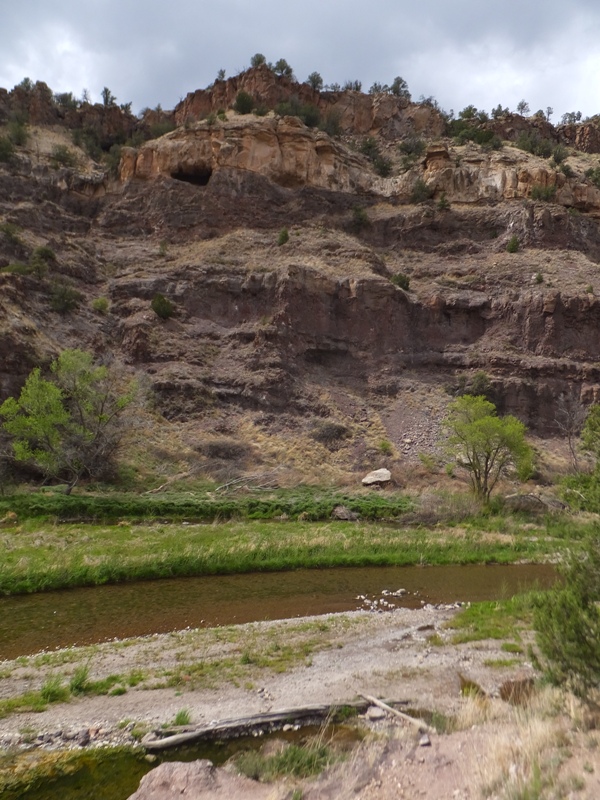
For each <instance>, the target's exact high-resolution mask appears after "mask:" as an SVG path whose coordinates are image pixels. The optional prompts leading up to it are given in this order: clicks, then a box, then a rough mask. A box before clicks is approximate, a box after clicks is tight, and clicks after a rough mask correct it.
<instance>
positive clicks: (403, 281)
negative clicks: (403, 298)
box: [390, 272, 410, 292]
mask: <svg viewBox="0 0 600 800" xmlns="http://www.w3.org/2000/svg"><path fill="white" fill-rule="evenodd" d="M390 280H391V282H392V283H393V284H394V285H395V286H399V287H400V288H401V289H404V291H405V292H408V290H409V289H410V278H409V277H408V275H405V274H404V272H397V273H396V274H395V275H392V277H391V278H390Z"/></svg>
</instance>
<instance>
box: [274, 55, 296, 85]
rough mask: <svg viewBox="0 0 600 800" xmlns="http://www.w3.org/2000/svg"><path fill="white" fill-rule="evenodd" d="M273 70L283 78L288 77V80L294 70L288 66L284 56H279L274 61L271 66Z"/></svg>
mask: <svg viewBox="0 0 600 800" xmlns="http://www.w3.org/2000/svg"><path fill="white" fill-rule="evenodd" d="M273 72H274V73H275V74H276V75H281V76H282V77H284V78H290V80H291V79H293V77H294V70H293V69H292V68H291V67H290V65H289V64H288V62H287V61H286V60H285V58H280V59H279V60H278V61H276V62H275V64H274V66H273Z"/></svg>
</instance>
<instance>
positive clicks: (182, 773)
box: [129, 759, 274, 800]
mask: <svg viewBox="0 0 600 800" xmlns="http://www.w3.org/2000/svg"><path fill="white" fill-rule="evenodd" d="M175 797H189V798H193V800H219V798H222V800H268V798H270V800H274V795H273V787H272V786H268V785H265V784H261V783H258V782H257V781H253V780H250V778H244V777H241V776H238V775H233V774H232V773H230V772H227V771H226V770H223V769H219V768H218V767H214V766H213V765H212V763H211V762H210V761H207V760H206V759H199V760H197V761H190V762H180V761H171V762H167V763H165V764H160V765H159V766H158V767H156V769H153V770H152V771H151V772H149V773H148V774H147V775H145V776H144V777H143V778H142V780H141V783H140V786H139V789H138V790H137V792H135V793H134V794H132V795H131V796H130V798H129V800H172V798H175Z"/></svg>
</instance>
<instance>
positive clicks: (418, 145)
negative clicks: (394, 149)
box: [398, 136, 426, 156]
mask: <svg viewBox="0 0 600 800" xmlns="http://www.w3.org/2000/svg"><path fill="white" fill-rule="evenodd" d="M425 147H426V145H425V142H424V141H423V139H419V138H418V137H417V136H409V137H408V138H406V139H404V141H403V142H400V144H399V145H398V150H400V152H401V153H402V154H403V155H405V156H422V155H423V153H424V152H425Z"/></svg>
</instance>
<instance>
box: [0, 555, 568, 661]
mask: <svg viewBox="0 0 600 800" xmlns="http://www.w3.org/2000/svg"><path fill="white" fill-rule="evenodd" d="M554 580H555V572H554V569H553V568H552V567H551V566H548V565H539V564H519V565H508V566H481V565H478V566H464V567H458V566H445V567H366V568H348V569H340V568H338V569H323V570H296V571H291V572H264V573H251V574H248V575H211V576H207V577H202V578H177V579H174V580H161V581H146V582H139V583H129V584H120V585H115V586H99V587H94V588H86V589H73V590H69V591H60V592H48V593H43V594H34V595H21V596H17V597H7V598H2V599H0V659H9V658H16V657H17V656H20V655H29V654H31V653H36V652H39V651H41V650H51V649H55V648H60V647H69V646H71V645H84V644H92V643H96V642H103V641H107V640H110V639H122V638H126V637H128V636H141V635H145V634H151V633H166V632H168V631H173V630H181V629H183V628H187V627H191V628H196V627H214V626H217V625H231V624H238V623H242V622H251V621H255V620H266V619H285V618H287V617H299V616H306V615H311V614H326V613H330V612H335V611H349V610H353V609H357V608H364V607H365V606H364V605H363V601H362V600H358V599H356V598H357V596H358V595H366V596H368V597H369V598H374V597H375V598H381V595H382V591H383V590H389V591H396V590H398V589H405V590H406V591H407V594H406V595H404V596H403V597H391V596H385V600H386V601H387V602H390V603H393V604H395V605H399V606H400V605H401V606H404V607H409V608H411V607H412V608H418V607H419V606H421V605H422V604H423V603H452V602H456V601H477V600H494V599H500V598H503V597H510V596H512V595H513V594H515V593H516V592H518V591H520V590H524V589H527V588H531V587H532V586H534V585H536V584H537V585H539V586H540V587H545V586H549V585H551V584H552V582H553V581H554Z"/></svg>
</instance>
